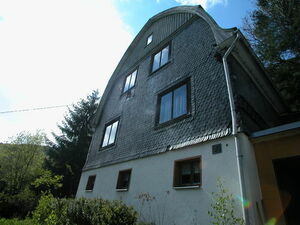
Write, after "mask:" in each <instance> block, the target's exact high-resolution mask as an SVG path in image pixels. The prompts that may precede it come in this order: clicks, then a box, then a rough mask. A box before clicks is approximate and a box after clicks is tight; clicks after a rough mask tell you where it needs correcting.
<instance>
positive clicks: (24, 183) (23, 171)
mask: <svg viewBox="0 0 300 225" xmlns="http://www.w3.org/2000/svg"><path fill="white" fill-rule="evenodd" d="M44 138H45V136H44V134H42V133H40V132H37V133H36V134H30V133H26V132H22V133H19V134H18V135H17V136H15V137H12V138H11V141H10V143H9V144H5V145H1V149H0V150H1V154H0V216H2V217H12V216H18V217H25V216H26V215H27V214H28V212H29V211H30V210H32V209H33V208H34V207H35V204H36V202H37V196H36V194H35V193H34V192H33V191H32V189H31V183H32V182H33V181H34V180H35V179H37V178H38V177H39V176H41V174H42V173H43V171H44V170H43V168H42V165H43V162H44V158H45V153H44V149H45V147H43V146H42V144H43V143H44Z"/></svg>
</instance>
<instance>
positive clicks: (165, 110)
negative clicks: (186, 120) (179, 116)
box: [159, 92, 172, 123]
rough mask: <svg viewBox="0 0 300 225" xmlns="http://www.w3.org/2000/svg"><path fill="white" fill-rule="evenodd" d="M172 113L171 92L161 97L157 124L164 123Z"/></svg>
mask: <svg viewBox="0 0 300 225" xmlns="http://www.w3.org/2000/svg"><path fill="white" fill-rule="evenodd" d="M171 111H172V92H170V93H168V94H166V95H164V96H162V97H161V102H160V114H159V123H163V122H166V121H168V120H170V119H171V113H172V112H171Z"/></svg>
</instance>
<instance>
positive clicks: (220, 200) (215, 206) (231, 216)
mask: <svg viewBox="0 0 300 225" xmlns="http://www.w3.org/2000/svg"><path fill="white" fill-rule="evenodd" d="M217 187H218V192H213V193H212V196H213V203H212V204H211V210H209V211H208V215H209V216H210V218H211V219H212V221H211V224H213V225H228V224H230V225H244V224H245V221H244V219H243V218H241V217H238V216H237V215H236V204H235V201H234V198H233V196H232V194H230V193H229V192H228V190H227V189H225V187H224V185H223V181H222V180H221V179H220V178H219V179H218V180H217Z"/></svg>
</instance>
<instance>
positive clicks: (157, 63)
mask: <svg viewBox="0 0 300 225" xmlns="http://www.w3.org/2000/svg"><path fill="white" fill-rule="evenodd" d="M169 60H170V44H168V45H167V46H165V47H164V48H163V49H162V50H161V51H159V52H157V53H156V54H154V55H153V56H152V70H151V71H152V72H154V71H156V70H158V69H159V68H160V67H162V66H163V65H165V64H167V63H168V62H169Z"/></svg>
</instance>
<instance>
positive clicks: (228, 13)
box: [115, 0, 253, 35]
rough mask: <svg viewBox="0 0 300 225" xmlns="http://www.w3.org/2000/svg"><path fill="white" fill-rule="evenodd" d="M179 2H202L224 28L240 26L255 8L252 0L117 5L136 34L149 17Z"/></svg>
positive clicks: (153, 0) (130, 0) (135, 0)
mask: <svg viewBox="0 0 300 225" xmlns="http://www.w3.org/2000/svg"><path fill="white" fill-rule="evenodd" d="M179 2H183V3H197V4H199V3H202V6H203V7H204V8H205V9H206V11H207V12H208V13H209V14H210V15H211V16H212V17H213V18H214V19H215V20H216V22H217V23H218V24H219V25H220V26H221V27H223V28H231V27H238V28H240V27H241V26H242V20H243V18H244V17H245V16H246V15H247V13H248V12H250V11H251V10H252V9H253V2H252V1H251V0H207V1H204V0H201V1H195V0H190V1H189V0H178V1H175V0H159V1H157V0H150V1H149V0H147V1H145V0H119V1H116V2H115V5H116V7H117V9H118V11H119V12H120V13H121V16H122V19H123V21H124V23H126V24H128V25H129V26H130V27H131V28H132V30H133V33H134V34H135V35H136V34H137V33H138V32H139V30H141V28H142V27H143V25H144V24H145V23H146V22H147V20H148V19H149V18H151V17H152V16H153V15H155V14H157V13H159V12H161V11H163V10H166V9H169V8H171V7H175V6H179V5H181V3H179ZM205 2H206V4H205Z"/></svg>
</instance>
